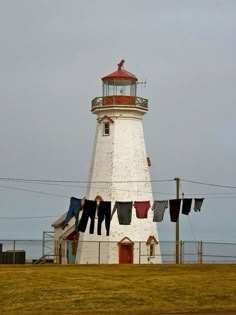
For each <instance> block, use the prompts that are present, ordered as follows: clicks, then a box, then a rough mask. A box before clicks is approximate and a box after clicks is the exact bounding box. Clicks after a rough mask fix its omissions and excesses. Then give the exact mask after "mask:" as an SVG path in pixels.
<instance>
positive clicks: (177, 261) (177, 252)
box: [175, 177, 180, 264]
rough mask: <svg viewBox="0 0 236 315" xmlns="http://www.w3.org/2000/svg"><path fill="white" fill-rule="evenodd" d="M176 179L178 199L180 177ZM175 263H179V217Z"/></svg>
mask: <svg viewBox="0 0 236 315" xmlns="http://www.w3.org/2000/svg"><path fill="white" fill-rule="evenodd" d="M175 181H176V199H179V182H180V179H179V177H176V178H175ZM175 263H176V264H179V218H178V220H177V222H176V224H175Z"/></svg>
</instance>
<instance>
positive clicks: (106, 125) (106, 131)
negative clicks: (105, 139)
mask: <svg viewBox="0 0 236 315" xmlns="http://www.w3.org/2000/svg"><path fill="white" fill-rule="evenodd" d="M103 135H104V136H109V135H110V124H109V122H105V123H104V124H103Z"/></svg>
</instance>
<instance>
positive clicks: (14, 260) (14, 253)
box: [13, 240, 16, 264]
mask: <svg viewBox="0 0 236 315" xmlns="http://www.w3.org/2000/svg"><path fill="white" fill-rule="evenodd" d="M15 263H16V241H15V240H14V241H13V264H15Z"/></svg>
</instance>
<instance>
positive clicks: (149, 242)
mask: <svg viewBox="0 0 236 315" xmlns="http://www.w3.org/2000/svg"><path fill="white" fill-rule="evenodd" d="M151 241H154V242H155V243H156V244H158V241H157V240H156V238H155V236H153V235H150V236H149V238H148V239H147V241H146V244H147V245H150V244H151Z"/></svg>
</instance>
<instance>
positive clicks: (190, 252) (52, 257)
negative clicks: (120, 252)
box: [0, 237, 236, 264]
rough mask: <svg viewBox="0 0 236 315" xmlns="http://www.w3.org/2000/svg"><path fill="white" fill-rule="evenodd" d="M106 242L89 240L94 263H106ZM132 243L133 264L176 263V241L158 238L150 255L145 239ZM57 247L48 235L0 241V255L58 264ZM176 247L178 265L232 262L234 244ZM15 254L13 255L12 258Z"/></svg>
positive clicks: (188, 243)
mask: <svg viewBox="0 0 236 315" xmlns="http://www.w3.org/2000/svg"><path fill="white" fill-rule="evenodd" d="M63 242H64V245H65V244H67V247H68V248H69V247H70V245H71V248H74V247H75V246H73V245H74V243H73V242H74V241H72V240H63V241H62V243H61V245H62V244H63ZM84 243H86V242H84ZM91 243H93V244H91ZM110 243H111V242H110ZM107 244H108V242H90V246H91V245H92V248H93V250H94V253H95V256H96V257H97V263H98V264H104V263H106V260H105V259H104V253H105V252H104V251H105V250H106V249H107ZM134 244H135V246H136V248H139V249H140V250H139V252H138V255H139V259H138V260H137V261H136V262H135V263H140V264H142V262H143V261H144V260H145V261H146V262H147V263H152V260H153V258H155V257H157V255H159V256H161V257H159V258H161V261H162V263H164V264H174V263H175V262H176V253H175V250H176V242H170V241H160V242H159V243H158V245H159V246H160V252H158V253H152V254H150V252H148V251H145V250H143V249H144V248H145V246H146V243H145V242H135V243H134ZM83 246H86V244H83ZM114 246H117V243H115V242H114ZM135 246H134V248H135ZM58 248H59V246H58V243H57V241H54V239H53V238H52V237H51V238H50V237H49V238H44V239H43V240H0V255H1V254H3V253H6V252H8V253H13V254H14V253H15V254H16V253H19V252H24V253H25V263H37V262H38V263H40V262H41V263H42V262H48V263H49V262H51V263H55V262H56V263H60V262H61V256H62V253H61V252H60V250H58ZM179 248H180V257H179V262H180V263H182V264H186V263H236V243H220V242H217V243H216V242H203V241H195V242H194V241H180V242H179ZM159 253H160V254H159ZM15 254H14V256H13V257H16V256H15ZM64 255H65V254H64ZM0 263H4V262H3V260H1V259H0ZM11 263H17V261H16V259H15V260H14V259H13V261H11Z"/></svg>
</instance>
